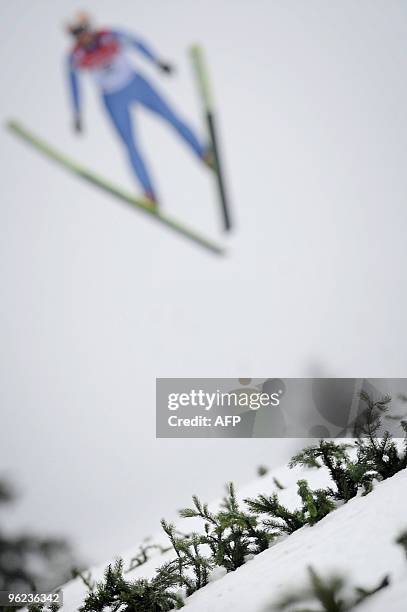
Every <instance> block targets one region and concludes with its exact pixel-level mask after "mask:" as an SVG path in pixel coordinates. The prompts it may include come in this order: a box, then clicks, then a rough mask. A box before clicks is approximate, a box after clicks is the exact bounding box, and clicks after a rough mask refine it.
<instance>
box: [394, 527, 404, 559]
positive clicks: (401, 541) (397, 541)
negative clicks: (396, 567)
mask: <svg viewBox="0 0 407 612" xmlns="http://www.w3.org/2000/svg"><path fill="white" fill-rule="evenodd" d="M396 543H397V544H400V546H402V547H403V549H404V552H405V553H406V557H407V529H406V530H405V531H403V532H402V533H401V534H400V535H399V537H398V538H397V540H396Z"/></svg>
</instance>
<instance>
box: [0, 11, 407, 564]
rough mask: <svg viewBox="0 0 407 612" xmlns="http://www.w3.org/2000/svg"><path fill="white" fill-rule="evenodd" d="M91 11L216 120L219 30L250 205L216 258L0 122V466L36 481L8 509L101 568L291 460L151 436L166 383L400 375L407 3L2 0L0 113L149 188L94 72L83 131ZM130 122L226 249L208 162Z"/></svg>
mask: <svg viewBox="0 0 407 612" xmlns="http://www.w3.org/2000/svg"><path fill="white" fill-rule="evenodd" d="M77 8H85V9H87V10H89V11H91V12H92V13H93V14H94V15H95V18H96V20H97V22H98V23H99V24H100V25H108V26H110V25H112V26H115V27H120V26H123V27H125V28H127V29H129V30H130V31H134V32H136V33H138V34H140V35H142V36H143V37H144V38H145V39H146V40H148V41H150V42H151V44H152V45H153V46H154V48H155V49H156V50H157V51H158V52H159V53H160V54H161V55H162V57H163V58H165V59H168V60H171V61H174V62H175V63H176V64H177V67H178V72H177V75H176V76H175V77H174V78H173V79H171V78H166V77H163V76H161V75H159V74H158V73H156V72H155V71H154V69H153V68H152V67H151V66H148V65H147V64H146V63H145V62H144V60H143V59H141V58H138V57H137V56H136V55H135V54H134V61H135V65H137V66H138V67H139V68H141V69H142V70H143V72H144V73H145V74H147V75H149V76H150V78H152V79H154V80H155V82H156V83H157V84H158V85H159V87H160V88H161V90H162V91H164V92H165V94H166V95H167V96H168V97H169V98H170V99H171V100H172V102H173V103H174V104H175V105H176V106H177V107H178V109H179V111H180V112H182V114H183V115H184V116H185V117H187V118H188V120H189V121H190V122H191V123H192V124H193V125H194V127H195V128H196V129H197V130H198V131H199V132H200V133H201V134H203V125H202V121H201V115H200V112H199V104H198V100H197V97H196V92H195V88H194V82H193V80H192V75H191V70H190V66H189V63H188V57H187V54H186V50H187V48H188V46H189V45H190V44H191V43H194V42H201V43H202V44H203V45H204V47H205V49H206V51H207V56H208V60H209V63H210V70H211V76H212V80H213V83H214V91H215V98H216V102H217V106H218V119H219V122H220V124H221V132H222V144H223V150H224V154H225V160H226V167H227V174H228V178H229V182H230V190H231V194H232V199H233V205H234V216H235V218H236V231H235V233H234V235H233V236H231V237H230V239H228V240H227V242H228V244H229V255H228V257H227V258H225V259H223V260H221V259H218V258H216V257H213V256H211V255H209V254H206V253H205V252H203V251H201V250H199V249H197V248H194V247H193V246H191V245H190V244H188V243H187V242H185V241H183V240H181V239H180V238H178V237H177V236H174V235H172V234H171V233H170V232H168V231H166V230H165V229H162V228H161V227H159V226H157V225H156V224H154V223H152V222H151V221H150V220H149V219H146V218H144V217H142V216H140V215H138V214H137V213H136V212H133V211H131V210H130V209H127V208H126V207H125V206H122V205H120V204H118V203H117V202H115V201H114V200H113V199H112V198H111V197H109V196H108V195H106V194H102V193H100V192H98V191H97V190H96V189H94V188H92V187H91V186H89V185H85V184H83V183H81V181H79V180H78V179H76V178H74V177H72V176H70V175H69V174H68V173H65V172H64V171H63V170H61V169H60V168H58V167H57V166H54V165H52V164H51V163H50V162H48V161H47V160H45V159H43V158H41V156H39V155H38V154H36V153H35V152H34V151H33V150H31V149H29V148H28V147H27V146H24V145H23V144H22V143H21V142H18V141H17V140H16V139H14V138H13V136H11V135H10V134H8V133H6V132H5V131H4V130H3V132H2V134H1V138H0V151H1V159H2V181H1V195H2V197H1V205H0V338H1V340H0V406H1V408H0V409H1V411H2V419H1V428H0V449H1V463H0V472H1V473H4V474H8V475H10V477H12V478H13V479H16V482H17V483H18V484H19V486H20V488H21V491H22V493H23V498H22V500H21V502H20V504H19V506H17V507H16V508H15V512H14V514H13V516H12V519H10V520H11V523H12V524H13V525H15V526H27V527H32V528H35V529H38V530H43V531H53V532H62V533H65V534H67V535H68V536H69V537H71V538H73V540H74V542H75V543H76V544H77V545H78V546H79V548H80V550H81V552H82V553H83V555H84V556H86V557H87V558H88V559H89V560H103V559H104V558H107V557H108V556H111V555H113V554H114V553H117V552H119V551H120V550H121V549H123V548H126V547H129V546H131V545H132V544H133V543H134V541H136V540H137V539H139V538H141V537H143V536H144V535H147V534H148V533H149V532H151V531H154V530H155V529H156V527H157V524H158V521H159V519H160V518H161V516H163V515H165V516H169V517H171V516H172V514H173V513H174V511H175V509H176V508H178V507H180V506H183V505H185V504H186V503H187V502H188V499H189V496H190V494H192V493H194V492H196V493H199V494H200V495H202V497H204V498H207V499H209V498H211V497H215V496H217V495H219V493H220V491H221V486H222V484H223V483H224V482H225V481H226V480H229V479H235V480H236V481H237V482H238V483H239V482H244V481H245V480H247V479H249V478H250V477H251V475H252V474H253V472H254V469H255V466H256V465H257V464H258V463H264V462H265V463H268V464H273V463H276V462H279V461H280V460H284V459H285V457H286V456H287V455H288V454H289V452H290V448H289V445H288V444H287V443H283V442H279V443H278V442H276V441H273V440H269V441H268V440H247V441H244V440H243V441H237V440H235V441H234V440H229V441H221V440H212V441H205V440H203V441H197V440H191V441H177V440H168V441H166V440H161V441H157V440H155V438H154V433H155V432H154V427H155V416H154V400H155V377H156V376H161V377H165V376H166V377H171V376H176V377H188V376H190V377H204V376H207V377H208V376H216V377H238V376H248V375H249V376H250V375H252V376H256V377H269V376H271V377H274V376H283V377H286V376H303V375H307V374H309V373H311V370H313V369H314V368H316V367H318V368H322V369H323V370H324V372H325V373H327V374H329V375H335V376H355V377H359V376H371V377H373V376H381V377H386V376H391V377H397V376H404V375H405V365H406V363H407V343H406V340H405V337H404V336H405V334H404V330H405V323H406V320H405V319H406V312H407V292H406V289H405V263H406V256H407V241H406V221H407V213H406V183H407V173H406V171H405V162H406V135H407V119H406V108H407V81H406V74H407V54H406V50H407V43H406V40H407V38H406V29H407V28H406V26H407V19H406V18H407V5H406V3H405V2H404V1H403V0H400V1H395V0H387V1H386V2H383V1H382V0H359V1H358V2H354V1H353V0H329V1H327V0H311V1H310V2H303V1H301V0H298V1H295V0H289V1H287V0H279V1H275V0H245V1H243V0H207V1H206V2H198V1H194V0H171V2H168V1H167V0H148V1H147V0H131V1H130V0H120V2H113V1H106V0H97V1H96V0H93V1H88V2H84V4H83V6H82V7H81V6H80V5H78V3H77V2H76V1H75V2H71V1H70V0H65V1H64V2H63V3H62V2H53V1H51V0H41V1H40V0H38V1H36V2H32V3H29V2H27V1H26V0H14V1H13V2H7V3H6V2H3V3H2V4H1V8H0V16H1V19H0V22H1V23H0V28H1V36H0V49H1V57H2V60H3V61H2V95H1V98H0V115H1V120H2V122H4V121H5V120H6V119H7V118H9V117H16V118H18V119H19V120H21V121H22V122H24V123H25V124H26V125H27V126H28V127H30V128H32V129H33V130H36V131H37V132H38V133H39V134H40V135H42V136H43V137H44V138H46V139H48V140H49V141H50V142H52V143H54V144H56V145H58V146H59V147H60V148H62V149H63V150H64V151H65V152H67V153H70V154H71V155H72V156H74V157H75V158H76V159H78V160H80V161H82V162H84V163H86V164H87V165H88V166H90V167H91V168H93V169H94V170H97V171H99V172H100V173H102V174H104V175H105V176H107V177H109V178H110V179H112V180H113V179H114V180H115V181H116V182H117V183H119V184H121V185H123V186H126V187H127V188H129V189H135V185H134V182H133V180H132V177H131V174H130V171H129V168H128V166H127V162H126V159H125V156H124V154H123V152H122V150H121V148H120V144H119V143H118V141H117V140H116V137H115V134H114V133H113V131H112V129H111V127H110V126H109V124H108V123H107V121H106V119H105V116H104V114H103V109H102V107H101V105H100V103H99V100H98V96H97V94H96V92H95V91H94V89H93V87H92V85H93V84H92V83H89V82H88V81H86V79H85V81H84V83H83V90H84V91H83V93H84V104H85V115H84V119H85V126H86V132H85V134H84V135H83V137H81V138H80V139H78V138H76V137H75V136H74V135H73V133H72V132H71V129H70V127H71V117H70V112H69V110H70V109H69V105H68V102H67V88H66V83H65V80H64V74H63V67H64V66H63V62H64V55H65V53H66V50H67V48H68V44H69V41H68V40H67V39H66V35H65V33H64V31H63V23H64V20H66V19H68V18H69V17H70V16H71V14H72V13H73V12H74V11H75V10H76V9H77ZM137 121H138V129H140V133H141V138H142V140H143V143H144V149H145V151H146V155H147V156H148V159H149V162H150V164H151V165H152V167H153V171H154V176H155V177H156V179H157V182H158V183H159V189H160V193H161V196H162V200H163V203H164V207H165V210H167V211H168V212H171V213H173V214H174V215H176V216H177V217H179V218H181V219H184V220H185V221H188V222H189V223H190V224H191V225H193V226H195V227H197V228H200V229H202V230H203V231H205V232H206V233H207V234H208V235H211V236H212V237H214V238H217V239H219V240H223V236H222V235H221V233H220V232H219V227H218V225H219V224H218V211H217V209H216V201H215V197H214V192H213V185H212V183H211V180H210V177H209V175H208V173H207V172H205V171H204V170H203V169H201V168H200V167H199V166H198V164H197V163H196V162H195V160H193V159H192V158H191V156H190V154H189V152H188V151H186V150H185V149H184V148H183V146H182V145H181V144H180V143H178V142H177V141H176V139H175V137H174V135H173V133H172V132H171V131H170V130H168V129H167V128H166V126H164V125H163V124H161V123H160V122H157V121H156V120H155V119H154V118H152V117H150V116H148V115H147V114H146V113H144V112H143V111H142V112H140V113H139V114H138V116H137Z"/></svg>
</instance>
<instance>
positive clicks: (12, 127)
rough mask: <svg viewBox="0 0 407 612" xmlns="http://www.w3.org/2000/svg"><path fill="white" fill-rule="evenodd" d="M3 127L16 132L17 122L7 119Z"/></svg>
mask: <svg viewBox="0 0 407 612" xmlns="http://www.w3.org/2000/svg"><path fill="white" fill-rule="evenodd" d="M4 127H6V128H7V129H8V130H18V128H19V123H18V121H15V119H7V120H6V121H5V123H4Z"/></svg>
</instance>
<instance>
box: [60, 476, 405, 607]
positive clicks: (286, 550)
mask: <svg viewBox="0 0 407 612" xmlns="http://www.w3.org/2000/svg"><path fill="white" fill-rule="evenodd" d="M301 477H306V478H307V480H308V481H309V483H310V484H311V486H312V487H314V488H315V487H319V486H325V485H326V484H328V482H329V477H328V474H327V472H326V471H324V470H322V469H321V470H301V469H295V470H289V469H288V468H286V467H282V468H279V469H277V470H274V471H273V472H272V473H270V474H268V475H267V476H265V477H262V478H258V479H256V480H255V481H253V482H252V483H250V484H249V485H248V486H247V487H245V488H244V489H242V490H241V491H239V492H238V497H239V498H241V499H243V498H244V497H247V496H255V495H257V494H259V493H267V494H269V493H271V492H272V491H274V490H275V489H276V485H275V482H274V480H273V479H274V478H277V479H278V480H279V481H280V482H281V483H282V484H283V485H284V486H285V487H286V488H285V489H284V490H282V491H279V496H280V499H281V501H282V502H283V503H284V504H285V505H287V506H288V507H290V508H291V509H293V508H295V507H297V506H298V505H299V499H298V496H297V492H296V491H297V487H296V482H297V480H298V479H299V478H301ZM218 504H219V501H217V502H216V503H214V504H212V505H211V506H212V508H216V506H217V505H218ZM406 505H407V471H406V470H404V471H403V472H400V473H399V474H397V475H396V476H394V477H393V478H391V479H389V480H386V481H384V482H382V483H378V484H377V485H376V487H375V490H374V491H373V492H372V493H371V494H369V495H368V496H367V497H358V498H356V499H354V500H351V501H350V502H349V503H348V504H346V505H343V506H341V507H339V508H338V509H337V510H335V511H334V512H332V513H331V514H329V515H328V516H327V517H325V518H324V519H323V520H322V521H320V522H319V523H318V524H317V525H315V526H313V527H305V528H303V529H300V530H299V531H297V532H295V533H294V534H292V535H290V536H287V537H286V538H285V539H282V540H280V541H278V542H276V543H275V544H274V545H273V546H272V547H271V548H270V549H269V550H267V551H265V552H263V553H261V554H259V555H257V556H256V557H255V558H254V559H252V560H251V561H248V562H247V563H246V565H244V566H243V567H241V568H240V569H238V570H237V571H235V572H233V573H229V574H227V575H225V576H223V577H222V578H220V579H218V580H216V581H212V582H211V583H210V584H209V585H208V586H206V587H204V588H203V589H201V590H200V591H198V592H196V593H195V594H194V595H192V596H191V597H190V598H189V599H187V601H186V607H185V609H186V610H188V612H209V611H210V612H225V610H234V612H247V611H248V610H250V611H251V612H262V611H263V610H265V609H266V608H267V606H268V605H270V604H271V603H272V602H274V601H275V600H276V599H278V598H279V597H280V596H281V595H282V594H283V593H285V592H286V591H287V589H289V588H291V587H293V588H297V587H298V586H300V585H301V584H302V583H306V582H307V567H308V566H309V565H312V566H313V567H314V568H315V569H316V570H317V571H318V572H319V573H321V574H322V575H323V576H324V575H329V574H331V573H333V572H335V571H338V572H339V573H341V574H344V575H345V576H348V577H349V579H350V581H351V583H352V584H354V585H358V586H363V587H370V586H372V587H373V586H375V585H376V584H377V583H378V582H379V580H380V579H381V578H382V577H383V576H384V575H386V574H390V577H391V585H390V587H388V588H386V589H384V590H383V591H381V592H380V593H378V594H377V595H375V596H374V597H372V598H371V599H368V600H367V601H366V602H365V603H364V604H362V605H361V606H360V608H359V609H360V610H361V612H363V611H364V610H365V611H367V610H369V612H382V611H383V610H384V609H387V610H391V612H405V609H406V603H405V602H406V600H407V563H406V560H405V558H404V555H403V552H402V550H401V548H400V547H399V546H396V544H395V543H394V540H395V537H396V536H397V535H398V534H399V533H400V531H402V530H403V529H405V528H406V527H407V513H406ZM199 526H200V521H196V522H195V519H180V520H179V521H178V523H177V527H179V529H180V530H181V531H184V532H186V531H189V530H192V529H194V528H199ZM152 541H153V542H154V543H159V544H161V543H162V544H166V543H167V542H166V538H165V536H163V535H162V534H157V537H155V538H153V539H152ZM137 553H138V547H136V548H134V549H132V550H130V551H128V552H127V553H126V554H124V555H122V557H123V559H124V561H125V567H128V565H129V563H130V560H131V558H132V557H134V556H135V555H136V554H137ZM171 557H172V553H171V552H167V553H164V554H159V555H155V556H153V557H152V558H150V559H149V561H147V562H146V563H145V564H143V565H142V566H140V567H138V568H136V569H135V570H133V571H132V572H129V573H128V574H127V576H128V577H129V578H130V577H132V578H136V577H142V576H143V577H151V576H153V575H154V572H155V569H156V568H157V567H159V566H160V565H161V564H162V563H163V562H164V561H167V560H169V559H170V558H171ZM105 565H106V564H105ZM105 565H104V566H101V567H98V568H96V569H94V570H92V572H91V575H92V579H99V578H101V577H102V575H103V570H104V567H105ZM63 592H64V608H63V609H64V610H65V611H66V612H71V611H72V612H73V611H74V610H76V609H77V608H78V606H79V605H80V604H81V603H82V601H83V597H84V595H85V593H86V588H85V587H84V585H83V584H82V582H81V580H74V581H71V582H70V583H69V584H67V585H66V587H65V588H63Z"/></svg>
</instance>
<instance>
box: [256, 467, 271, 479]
mask: <svg viewBox="0 0 407 612" xmlns="http://www.w3.org/2000/svg"><path fill="white" fill-rule="evenodd" d="M268 473H269V468H268V467H266V466H265V465H259V467H258V468H257V476H260V477H261V476H266V474H268Z"/></svg>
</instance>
